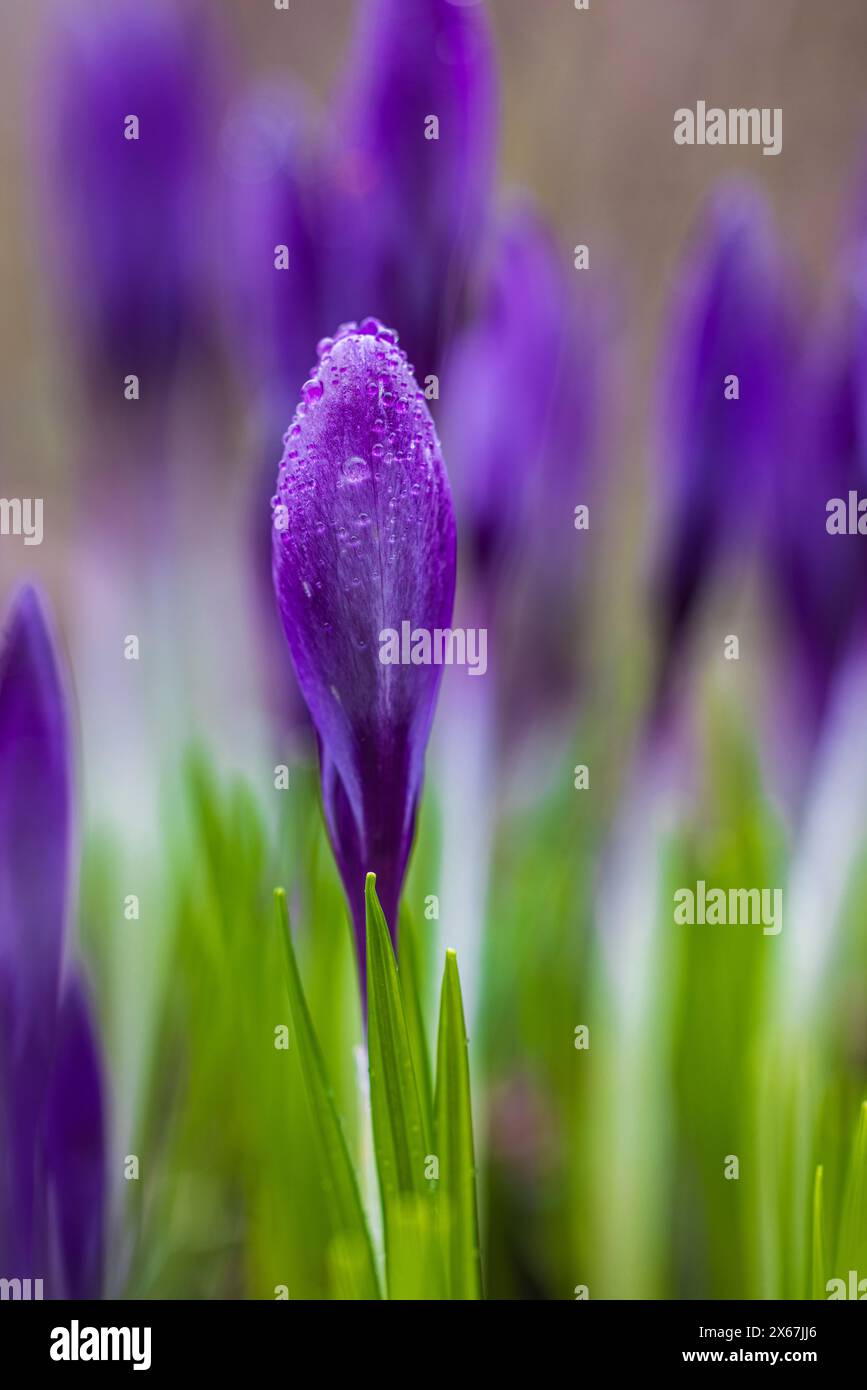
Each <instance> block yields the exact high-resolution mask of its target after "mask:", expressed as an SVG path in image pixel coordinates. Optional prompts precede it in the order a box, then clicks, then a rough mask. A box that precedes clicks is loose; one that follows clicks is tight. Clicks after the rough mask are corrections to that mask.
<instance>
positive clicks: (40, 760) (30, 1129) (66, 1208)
mask: <svg viewBox="0 0 867 1390" xmlns="http://www.w3.org/2000/svg"><path fill="white" fill-rule="evenodd" d="M70 832H71V788H70V767H69V738H68V730H67V719H66V700H65V696H64V691H63V686H62V682H61V678H60V674H59V671H58V667H57V661H56V658H55V654H54V648H53V645H52V641H51V637H50V635H49V631H48V627H47V624H46V620H45V616H44V614H43V611H42V606H41V604H40V601H39V599H38V598H37V596H36V594H35V593H34V591H33V590H32V589H29V588H25V589H23V590H22V591H21V592H20V593H19V594H18V596H17V598H16V600H15V602H14V603H13V607H12V613H11V618H10V622H9V626H8V630H7V633H6V637H5V641H4V643H3V645H2V649H0V1127H2V1132H3V1145H2V1167H0V1270H2V1275H3V1277H6V1278H18V1279H43V1280H44V1283H45V1290H46V1292H47V1293H48V1294H49V1295H54V1296H72V1297H93V1296H94V1295H95V1294H97V1293H98V1291H99V1286H100V1282H101V1263H102V1229H103V1203H104V1187H105V1181H104V1133H103V1103H102V1091H103V1086H102V1076H101V1067H100V1062H99V1057H98V1051H97V1045H96V1041H95V1036H94V1032H93V1026H92V1024H91V1021H90V1014H89V1009H88V1006H87V1003H86V999H85V995H84V992H83V989H82V986H81V984H80V982H79V981H78V980H77V979H76V978H75V977H74V976H73V977H71V978H70V979H69V980H68V981H64V980H63V978H62V961H63V945H64V935H65V918H66V912H67V901H68V892H69V870H70Z"/></svg>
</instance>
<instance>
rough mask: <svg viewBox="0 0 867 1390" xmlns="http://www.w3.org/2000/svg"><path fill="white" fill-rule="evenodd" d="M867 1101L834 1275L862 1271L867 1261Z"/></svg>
mask: <svg viewBox="0 0 867 1390" xmlns="http://www.w3.org/2000/svg"><path fill="white" fill-rule="evenodd" d="M865 1196H867V1101H865V1102H864V1103H863V1104H862V1106H861V1110H860V1113H859V1117H858V1128H857V1130H856V1132H855V1140H854V1143H853V1146H852V1156H851V1159H850V1161H849V1173H848V1177H847V1179H846V1192H845V1196H844V1199H843V1215H842V1217H841V1220H840V1239H839V1241H838V1244H837V1267H836V1268H835V1270H834V1271H833V1272H834V1275H835V1276H836V1277H838V1278H842V1279H845V1278H846V1275H847V1273H848V1271H849V1270H850V1269H854V1270H858V1271H859V1273H860V1272H861V1271H862V1269H863V1267H864V1266H865V1264H867V1201H865Z"/></svg>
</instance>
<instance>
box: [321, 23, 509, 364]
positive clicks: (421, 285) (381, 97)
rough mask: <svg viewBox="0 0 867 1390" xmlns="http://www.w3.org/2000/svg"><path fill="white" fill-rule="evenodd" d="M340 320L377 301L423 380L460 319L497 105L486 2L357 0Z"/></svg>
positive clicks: (337, 207)
mask: <svg viewBox="0 0 867 1390" xmlns="http://www.w3.org/2000/svg"><path fill="white" fill-rule="evenodd" d="M334 127H335V139H334V150H333V156H332V157H333V160H334V170H333V177H334V199H335V201H334V211H333V217H332V222H331V226H330V229H329V236H330V238H331V241H332V246H331V250H332V252H333V255H334V264H333V273H332V274H331V276H330V280H329V291H330V296H331V298H330V309H331V312H332V322H337V321H338V319H339V318H340V317H343V318H344V319H345V318H349V317H351V316H358V315H360V314H362V313H364V312H367V311H368V308H369V306H373V305H375V306H377V313H379V314H380V315H381V316H382V317H383V318H385V319H386V320H387V321H388V322H389V323H392V324H394V327H395V328H396V329H397V331H398V332H399V334H400V337H401V342H402V343H403V345H404V347H405V348H406V351H407V353H408V356H409V360H410V362H412V363H413V364H414V366H415V369H416V371H417V373H418V375H419V378H420V379H422V378H424V377H426V376H427V375H428V374H430V373H435V372H437V371H438V362H439V359H440V354H441V352H442V349H443V347H444V345H445V343H446V342H447V340H448V337H449V335H450V334H451V333H452V332H453V331H454V328H455V326H456V324H457V322H458V320H459V318H460V315H461V313H462V310H463V305H464V300H465V295H466V288H467V280H468V275H469V271H470V267H471V263H472V261H473V258H474V256H475V254H476V251H477V248H478V245H479V243H480V240H481V237H482V234H483V230H484V226H485V221H486V217H487V208H488V201H489V198H490V188H491V180H492V175H493V165H494V153H495V130H496V97H495V75H494V61H493V45H492V40H491V35H490V31H489V28H488V23H487V19H486V16H485V12H484V7H483V6H482V5H481V4H473V5H466V4H460V5H458V4H454V3H452V0H417V3H416V4H414V5H413V6H412V13H411V14H407V7H406V4H405V0H362V4H361V6H360V16H359V23H358V29H357V34H356V38H355V42H354V44H353V46H352V49H351V52H350V55H349V59H348V63H347V67H346V71H345V75H344V77H343V79H342V81H341V83H340V88H339V95H338V98H337V102H336V114H335V116H334Z"/></svg>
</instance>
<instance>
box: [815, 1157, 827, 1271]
mask: <svg viewBox="0 0 867 1390" xmlns="http://www.w3.org/2000/svg"><path fill="white" fill-rule="evenodd" d="M822 1188H823V1176H822V1165H821V1163H820V1164H819V1166H818V1168H817V1169H816V1178H815V1181H814V1183H813V1288H812V1296H813V1298H814V1299H824V1298H825V1296H826V1294H825V1223H824V1210H823V1207H824V1203H823V1195H822Z"/></svg>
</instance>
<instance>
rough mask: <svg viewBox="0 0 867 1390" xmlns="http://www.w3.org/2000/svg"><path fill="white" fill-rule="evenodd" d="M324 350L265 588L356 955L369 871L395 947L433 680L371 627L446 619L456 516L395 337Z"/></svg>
mask: <svg viewBox="0 0 867 1390" xmlns="http://www.w3.org/2000/svg"><path fill="white" fill-rule="evenodd" d="M320 352H321V360H320V362H319V366H318V368H317V370H316V373H315V375H314V377H313V378H312V379H311V380H310V381H309V382H307V383H305V386H304V388H303V390H302V400H301V404H300V405H299V407H298V410H297V411H296V414H295V419H294V421H293V423H292V425H291V427H290V429H289V431H288V432H287V434H286V451H285V454H284V456H283V461H282V463H281V466H280V473H279V477H278V484H277V493H276V495H275V497H274V511H273V523H274V530H273V557H274V585H275V589H276V593H277V600H278V605H279V608H280V614H281V617H282V620H283V626H284V630H285V632H286V637H287V639H288V642H289V646H290V649H291V652H292V658H293V661H294V664H295V670H296V674H297V676H298V682H299V685H300V687H301V690H302V693H303V695H304V698H305V700H306V701H307V704H308V707H309V709H310V714H311V717H312V719H313V723H314V725H315V727H316V732H317V735H318V740H319V749H320V762H321V774H322V794H323V802H324V809H325V816H326V820H327V823H328V828H329V832H330V835H331V840H332V844H333V847H334V852H335V857H336V859H337V863H338V867H339V869H340V873H341V876H342V878H343V883H344V886H345V889H346V893H347V897H348V899H349V904H350V908H351V911H352V915H353V920H354V924H355V931H356V938H357V941H358V945H359V960H360V962H363V960H364V880H365V874H366V873H367V872H368V871H373V872H374V873H376V875H377V892H378V893H379V897H380V901H381V903H382V907H383V911H384V913H385V916H386V921H387V922H388V924H389V927H390V929H391V932H392V936H393V937H395V938H396V934H397V908H398V901H399V898H400V892H401V887H402V884H403V878H404V873H405V870H406V864H407V859H408V857H409V851H410V847H411V844H412V837H413V831H414V827H415V815H416V808H417V805H418V800H419V795H420V791H421V784H422V777H423V765H424V753H425V746H426V743H427V738H428V733H429V731H430V726H431V721H432V719H433V712H434V704H435V700H436V693H437V688H438V686H439V680H440V675H441V668H440V667H438V666H436V665H385V664H383V663H382V662H381V661H380V651H381V634H382V633H383V631H384V630H386V629H392V630H395V631H398V632H399V631H400V630H401V624H402V623H404V622H405V621H408V622H409V623H410V624H411V627H412V629H418V628H423V629H426V630H427V631H428V632H432V630H433V629H435V628H447V627H448V626H449V624H450V621H451V614H452V605H453V601H454V587H455V520H454V510H453V507H452V499H451V492H450V490H449V483H448V478H447V475H446V471H445V466H444V464H443V460H442V455H441V453H440V446H439V441H438V439H437V436H436V432H435V430H434V425H433V421H432V420H431V417H430V414H429V412H428V408H427V405H426V403H425V400H424V396H423V394H422V393H421V392H420V391H419V390H418V387H417V385H416V382H415V380H414V378H413V375H412V372H411V371H410V369H409V366H408V364H407V360H406V355H405V353H403V352H402V351H401V350H400V348H398V347H397V345H396V334H394V333H392V332H390V331H389V330H388V329H384V328H382V327H381V326H380V325H379V324H378V323H377V321H376V320H373V319H367V320H365V321H364V322H363V323H362V324H361V326H360V328H358V327H356V325H355V324H349V325H344V326H343V328H342V329H341V330H340V331H339V332H338V335H337V337H336V339H335V340H334V341H333V343H331V342H330V340H329V342H328V343H325V344H322V345H320ZM362 968H363V967H362Z"/></svg>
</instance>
